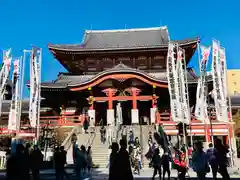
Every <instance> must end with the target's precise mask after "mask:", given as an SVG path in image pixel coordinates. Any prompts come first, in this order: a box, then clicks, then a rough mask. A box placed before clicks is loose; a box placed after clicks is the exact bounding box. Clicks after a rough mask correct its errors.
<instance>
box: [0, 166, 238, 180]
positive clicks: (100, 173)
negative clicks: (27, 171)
mask: <svg viewBox="0 0 240 180" xmlns="http://www.w3.org/2000/svg"><path fill="white" fill-rule="evenodd" d="M238 172H239V170H238ZM67 173H68V174H69V176H70V177H71V179H74V180H75V173H74V171H73V169H67ZM152 173H153V170H152V169H150V168H147V169H143V170H142V171H141V174H140V175H134V179H135V180H147V179H151V176H152ZM229 173H230V176H231V179H240V174H239V173H237V169H229ZM54 174H55V172H54V170H53V169H49V170H44V171H41V180H55V179H56V178H55V175H54ZM4 176H5V173H4V172H2V173H0V180H3V179H5V177H4ZM171 177H172V179H175V178H176V177H177V171H176V170H172V171H171ZM207 177H208V178H212V176H211V173H208V175H207ZM218 177H221V176H220V175H218ZM189 178H190V179H196V173H194V172H193V171H192V170H189ZM107 179H108V169H106V168H104V169H101V168H99V169H93V171H92V173H91V176H90V177H85V178H84V179H83V180H107ZM156 179H158V178H157V176H156Z"/></svg>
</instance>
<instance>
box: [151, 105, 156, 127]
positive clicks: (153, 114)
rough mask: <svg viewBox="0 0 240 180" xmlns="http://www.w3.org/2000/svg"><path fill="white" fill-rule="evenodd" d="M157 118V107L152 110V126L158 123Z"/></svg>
mask: <svg viewBox="0 0 240 180" xmlns="http://www.w3.org/2000/svg"><path fill="white" fill-rule="evenodd" d="M156 116H157V108H156V107H152V108H150V119H151V124H155V123H156V119H157V117H156Z"/></svg>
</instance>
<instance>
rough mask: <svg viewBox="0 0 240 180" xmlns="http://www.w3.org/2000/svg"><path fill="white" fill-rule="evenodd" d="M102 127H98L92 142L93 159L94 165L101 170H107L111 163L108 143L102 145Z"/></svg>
mask: <svg viewBox="0 0 240 180" xmlns="http://www.w3.org/2000/svg"><path fill="white" fill-rule="evenodd" d="M100 136H101V135H100V127H96V134H95V138H94V139H93V141H92V145H91V147H92V159H93V163H94V164H96V165H99V166H100V168H106V167H107V165H108V162H109V154H108V151H109V150H108V148H109V146H108V143H105V144H102V143H101V141H100Z"/></svg>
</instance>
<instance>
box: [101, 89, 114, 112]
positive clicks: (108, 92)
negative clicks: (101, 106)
mask: <svg viewBox="0 0 240 180" xmlns="http://www.w3.org/2000/svg"><path fill="white" fill-rule="evenodd" d="M103 92H104V93H106V95H107V96H108V109H113V96H114V94H115V93H116V90H115V89H113V88H108V89H104V90H103Z"/></svg>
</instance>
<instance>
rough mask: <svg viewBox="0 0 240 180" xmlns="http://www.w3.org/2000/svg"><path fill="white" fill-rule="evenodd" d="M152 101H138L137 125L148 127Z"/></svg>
mask: <svg viewBox="0 0 240 180" xmlns="http://www.w3.org/2000/svg"><path fill="white" fill-rule="evenodd" d="M151 107H152V101H138V113H139V124H140V125H150V124H151V115H150V109H151Z"/></svg>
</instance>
